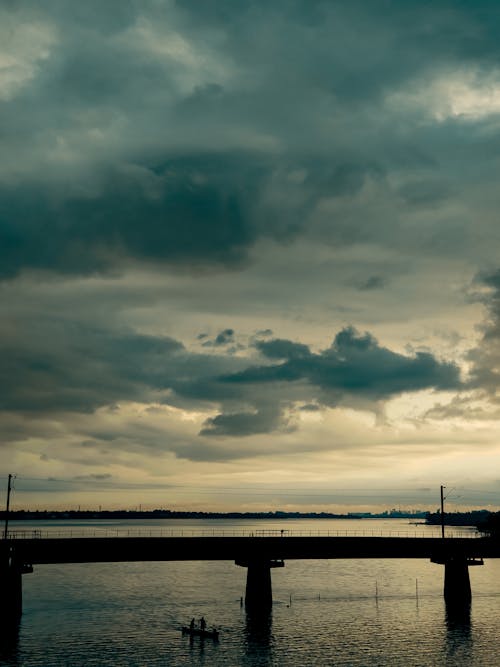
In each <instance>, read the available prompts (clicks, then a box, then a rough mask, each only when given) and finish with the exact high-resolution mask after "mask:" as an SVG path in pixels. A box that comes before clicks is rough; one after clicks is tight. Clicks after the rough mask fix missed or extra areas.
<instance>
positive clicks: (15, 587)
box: [0, 546, 33, 628]
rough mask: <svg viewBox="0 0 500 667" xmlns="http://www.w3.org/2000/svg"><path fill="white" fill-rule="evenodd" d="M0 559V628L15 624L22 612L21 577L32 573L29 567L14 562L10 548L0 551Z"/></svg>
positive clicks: (31, 568) (13, 555)
mask: <svg viewBox="0 0 500 667" xmlns="http://www.w3.org/2000/svg"><path fill="white" fill-rule="evenodd" d="M2 551H3V553H2V554H1V559H0V626H1V627H2V628H5V627H8V626H9V625H14V624H16V623H17V622H18V621H19V619H20V617H21V614H22V612H23V580H22V575H23V574H25V573H27V572H33V567H32V566H31V565H24V564H23V563H20V562H18V561H17V560H16V558H15V554H14V552H13V549H12V547H11V546H7V548H6V549H5V550H2Z"/></svg>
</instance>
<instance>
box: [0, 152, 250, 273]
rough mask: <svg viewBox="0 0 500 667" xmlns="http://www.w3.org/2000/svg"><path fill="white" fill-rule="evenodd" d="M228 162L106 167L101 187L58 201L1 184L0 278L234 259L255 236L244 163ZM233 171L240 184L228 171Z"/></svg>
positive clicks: (237, 259) (42, 194) (241, 254)
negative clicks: (129, 262) (27, 271)
mask: <svg viewBox="0 0 500 667" xmlns="http://www.w3.org/2000/svg"><path fill="white" fill-rule="evenodd" d="M235 164H238V168H237V169H236V168H235V166H234V165H233V164H232V162H231V160H228V161H226V164H221V161H213V162H212V163H210V161H209V160H206V159H205V160H200V161H198V162H197V161H194V162H193V163H192V164H191V165H189V164H187V163H186V161H185V160H183V161H182V162H181V164H179V163H173V162H171V163H170V164H169V165H166V166H164V167H162V169H161V172H160V173H158V170H156V171H157V173H153V172H152V171H151V170H142V171H136V172H126V171H125V172H124V171H112V172H111V173H109V172H108V173H107V174H106V175H105V176H103V183H102V184H101V188H102V191H101V192H99V193H97V194H94V195H92V194H89V195H86V196H82V195H80V196H78V195H77V194H75V195H73V196H68V197H66V198H64V199H62V200H61V199H59V197H56V199H54V196H53V194H51V193H45V192H43V191H41V190H40V189H39V188H36V189H34V190H29V189H28V188H26V186H19V187H18V188H16V189H15V190H14V191H12V190H6V189H5V188H4V189H3V190H2V189H0V277H11V276H13V275H15V274H16V273H17V272H19V271H20V270H21V269H23V268H38V269H52V270H55V271H59V272H64V273H69V274H71V273H91V272H96V271H106V270H109V269H110V268H112V267H113V266H116V265H118V266H119V264H120V262H122V263H123V261H124V260H126V259H127V258H133V259H135V260H137V261H139V262H141V261H143V262H152V263H163V262H171V263H174V264H175V263H183V262H184V263H187V264H199V265H204V264H211V263H221V264H227V265H231V264H237V263H239V262H240V261H241V259H242V257H243V255H244V252H245V249H246V247H247V246H249V245H251V244H252V243H253V241H254V240H255V236H256V232H255V229H253V228H252V224H251V203H250V195H251V187H252V184H254V180H253V179H251V178H249V182H248V183H247V184H246V183H245V173H246V169H245V167H244V166H243V165H241V164H240V162H239V161H236V163H235ZM235 172H238V173H239V177H238V178H239V182H235V181H237V179H236V178H235V177H234V176H233V174H234V173H235Z"/></svg>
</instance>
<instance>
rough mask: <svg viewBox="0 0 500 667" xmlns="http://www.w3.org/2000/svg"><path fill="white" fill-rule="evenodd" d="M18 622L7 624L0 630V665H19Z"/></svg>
mask: <svg viewBox="0 0 500 667" xmlns="http://www.w3.org/2000/svg"><path fill="white" fill-rule="evenodd" d="M18 658H19V622H8V623H5V624H3V625H2V627H1V628H0V663H1V664H2V665H9V666H12V667H15V666H16V665H18V664H19V660H18Z"/></svg>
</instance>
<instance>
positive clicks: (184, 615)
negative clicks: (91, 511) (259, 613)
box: [0, 520, 500, 667]
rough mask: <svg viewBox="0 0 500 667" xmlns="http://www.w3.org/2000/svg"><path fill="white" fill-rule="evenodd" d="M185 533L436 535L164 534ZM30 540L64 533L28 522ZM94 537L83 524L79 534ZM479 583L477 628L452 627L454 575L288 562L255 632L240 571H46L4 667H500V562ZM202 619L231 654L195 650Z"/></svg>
mask: <svg viewBox="0 0 500 667" xmlns="http://www.w3.org/2000/svg"><path fill="white" fill-rule="evenodd" d="M172 526H173V527H174V528H176V529H180V528H182V529H185V530H186V531H188V530H196V529H198V528H201V529H203V530H207V529H212V528H213V529H217V530H219V529H224V530H252V529H254V530H256V531H257V530H272V529H278V530H280V529H282V528H284V529H286V530H290V531H294V530H300V531H302V532H303V531H308V530H310V531H318V530H321V531H325V530H332V531H333V530H337V529H341V530H357V531H361V530H366V531H379V530H384V531H401V532H404V531H407V530H409V531H411V532H415V531H417V534H420V533H419V532H418V531H422V534H423V533H424V531H428V530H430V529H429V528H428V527H425V526H417V527H415V526H412V525H410V524H409V523H408V522H407V521H406V520H386V521H382V520H362V521H343V520H322V521H318V520H316V521H304V520H287V521H281V522H279V523H278V522H276V521H265V522H263V521H259V522H249V521H247V522H242V521H213V522H212V521H207V520H205V521H182V522H179V521H168V520H156V521H155V522H154V528H155V529H156V528H162V529H169V528H171V527H172ZM14 527H15V526H14ZM21 527H22V528H29V529H31V528H36V529H43V530H45V528H48V529H50V530H60V529H61V523H60V522H53V523H52V524H51V523H50V522H47V523H46V524H44V525H43V526H42V525H41V524H40V523H38V522H37V523H36V524H35V525H33V524H30V525H29V526H27V524H26V523H24V522H23V524H22V526H21ZM82 527H83V522H78V523H77V524H75V523H73V524H69V523H68V524H66V526H65V528H66V529H68V530H71V529H75V528H76V529H81V528H82ZM138 527H144V528H146V529H152V528H153V525H152V523H151V522H149V521H148V522H141V523H140V525H138V523H137V522H128V523H127V522H124V521H115V522H110V521H108V522H101V521H94V522H86V528H88V529H89V530H94V529H99V530H107V529H119V530H125V529H128V528H134V529H136V528H138ZM124 539H125V538H124ZM470 575H471V584H472V590H473V602H472V607H471V613H470V617H468V618H450V617H449V616H448V615H447V612H446V608H445V604H444V601H443V597H442V587H443V568H442V566H439V565H435V564H432V563H429V562H427V561H424V560H394V561H393V560H329V561H327V560H317V561H313V560H311V561H287V562H286V566H285V567H284V568H280V569H276V570H273V573H272V577H273V598H274V604H273V609H272V614H271V615H270V616H269V617H268V618H263V617H258V618H252V617H248V616H247V614H246V613H245V609H244V608H243V607H241V606H240V598H241V596H242V595H244V590H245V577H246V570H245V569H244V568H240V567H237V566H236V565H234V564H233V563H232V562H229V561H228V562H218V561H217V562H215V561H212V562H185V563H175V562H174V563H168V562H166V563H163V562H154V563H120V564H109V563H106V564H99V563H97V564H78V565H72V564H67V565H57V566H56V565H44V566H35V571H34V573H33V574H29V575H25V576H24V581H23V585H24V614H23V617H22V620H21V625H20V628H19V633H18V636H17V637H11V638H3V639H2V641H1V643H0V665H9V666H19V667H21V666H22V667H28V666H29V667H32V666H33V667H38V666H39V667H62V666H68V667H80V666H81V667H93V666H95V667H105V666H108V665H109V666H121V665H123V667H131V666H137V667H139V666H140V667H142V666H149V665H151V666H152V667H156V666H159V665H165V666H166V665H169V666H181V665H182V666H184V665H192V666H196V667H198V666H200V665H206V666H212V665H214V666H217V665H221V666H225V665H227V666H232V667H238V666H240V665H241V666H245V667H260V666H262V667H264V666H266V667H267V666H270V665H285V666H287V665H290V667H302V666H304V665H319V666H321V665H337V666H349V665H361V666H367V667H369V666H375V665H378V666H381V667H382V666H384V667H385V666H393V665H394V666H405V667H411V666H417V665H419V666H420V665H421V666H431V665H437V666H439V665H446V666H450V667H451V666H455V665H456V666H462V665H463V666H469V665H472V666H475V665H477V666H479V665H481V666H492V667H493V666H495V667H496V666H497V665H499V664H500V658H499V657H498V642H499V639H500V562H499V561H497V560H489V561H485V565H484V566H483V567H475V568H470ZM376 591H377V593H378V595H376ZM192 616H194V617H195V618H200V617H201V616H204V617H205V618H206V619H207V621H208V623H209V625H211V624H214V625H216V626H217V627H218V628H219V630H220V641H219V643H214V642H213V641H211V640H200V639H197V638H195V639H194V640H190V639H189V638H188V637H183V636H182V634H181V632H180V627H181V625H183V624H186V623H187V622H188V621H189V619H190V618H191V617H192Z"/></svg>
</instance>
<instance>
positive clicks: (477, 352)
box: [464, 270, 500, 409]
mask: <svg viewBox="0 0 500 667" xmlns="http://www.w3.org/2000/svg"><path fill="white" fill-rule="evenodd" d="M475 284H476V286H477V287H478V288H479V290H478V292H477V293H476V294H475V296H474V298H475V299H477V300H480V301H481V302H482V303H483V304H484V305H485V306H486V309H487V317H486V320H485V322H484V323H483V326H482V338H481V340H480V341H479V344H478V345H477V347H476V348H475V349H473V350H472V351H471V352H470V353H469V355H468V360H469V361H470V362H471V371H470V378H469V386H470V387H471V388H474V389H479V390H483V391H485V392H486V393H487V395H488V397H489V400H490V401H493V402H495V403H497V402H498V397H497V392H498V389H499V388H500V270H496V271H491V272H483V273H481V274H478V275H477V276H476V281H475ZM464 409H465V408H464Z"/></svg>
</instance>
